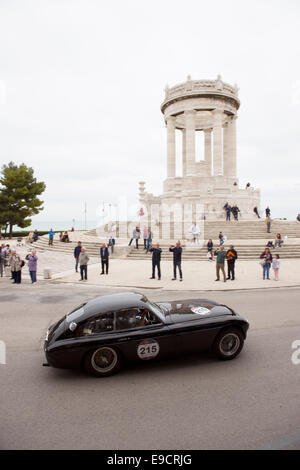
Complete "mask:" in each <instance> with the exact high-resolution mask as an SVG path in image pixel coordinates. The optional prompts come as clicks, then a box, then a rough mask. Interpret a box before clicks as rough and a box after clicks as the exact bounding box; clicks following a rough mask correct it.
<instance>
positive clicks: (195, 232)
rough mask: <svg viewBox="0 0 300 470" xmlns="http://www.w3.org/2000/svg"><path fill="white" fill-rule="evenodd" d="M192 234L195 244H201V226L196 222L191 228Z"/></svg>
mask: <svg viewBox="0 0 300 470" xmlns="http://www.w3.org/2000/svg"><path fill="white" fill-rule="evenodd" d="M191 232H192V241H193V242H194V243H199V233H200V229H199V226H198V225H197V223H196V222H194V223H193V225H192V227H191Z"/></svg>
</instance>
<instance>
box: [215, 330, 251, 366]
mask: <svg viewBox="0 0 300 470" xmlns="http://www.w3.org/2000/svg"><path fill="white" fill-rule="evenodd" d="M243 346H244V337H243V334H242V332H241V331H239V330H238V329H236V328H230V329H226V330H224V331H221V333H219V335H218V336H217V338H216V340H215V342H214V345H213V351H214V353H215V354H216V355H217V356H218V357H219V358H220V359H223V360H225V361H228V360H230V359H233V358H235V357H236V356H237V355H238V354H239V353H240V352H241V350H242V349H243Z"/></svg>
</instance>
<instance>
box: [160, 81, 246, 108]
mask: <svg viewBox="0 0 300 470" xmlns="http://www.w3.org/2000/svg"><path fill="white" fill-rule="evenodd" d="M238 91H239V90H238V87H237V85H235V86H234V87H233V86H231V85H229V84H228V83H224V82H223V81H222V80H221V79H220V78H219V77H218V78H217V80H187V81H186V82H184V83H181V84H180V85H176V86H174V87H172V88H169V87H168V86H167V87H166V88H165V101H164V102H166V101H169V100H171V99H174V98H177V97H180V96H184V95H193V94H197V93H199V92H201V93H203V92H207V93H210V92H214V93H224V94H226V95H231V96H232V97H234V98H237V97H238Z"/></svg>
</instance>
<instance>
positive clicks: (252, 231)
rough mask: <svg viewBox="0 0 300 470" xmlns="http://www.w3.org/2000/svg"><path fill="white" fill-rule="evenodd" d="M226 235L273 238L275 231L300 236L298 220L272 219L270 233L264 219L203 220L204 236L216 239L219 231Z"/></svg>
mask: <svg viewBox="0 0 300 470" xmlns="http://www.w3.org/2000/svg"><path fill="white" fill-rule="evenodd" d="M220 231H221V232H222V233H223V235H226V236H227V239H228V240H245V239H247V240H251V239H262V240H272V239H273V240H274V238H275V236H276V234H277V233H280V234H281V236H282V238H283V237H284V236H287V237H288V238H300V222H297V221H295V222H294V221H286V220H273V222H272V225H271V233H270V234H268V233H267V227H266V224H265V221H264V220H262V219H260V220H255V221H242V220H239V221H233V220H232V221H230V222H226V221H209V222H204V238H205V240H206V239H209V238H212V239H217V238H218V235H219V232H220Z"/></svg>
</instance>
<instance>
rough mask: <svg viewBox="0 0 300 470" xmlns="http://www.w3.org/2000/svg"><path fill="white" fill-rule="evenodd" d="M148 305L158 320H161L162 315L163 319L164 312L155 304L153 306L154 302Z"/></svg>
mask: <svg viewBox="0 0 300 470" xmlns="http://www.w3.org/2000/svg"><path fill="white" fill-rule="evenodd" d="M148 304H149V305H150V306H151V308H152V310H153V311H154V313H156V315H158V316H159V318H161V316H162V315H163V318H164V317H165V313H164V311H163V310H162V309H161V308H160V307H159V306H158V305H157V304H155V303H154V302H150V301H148Z"/></svg>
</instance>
